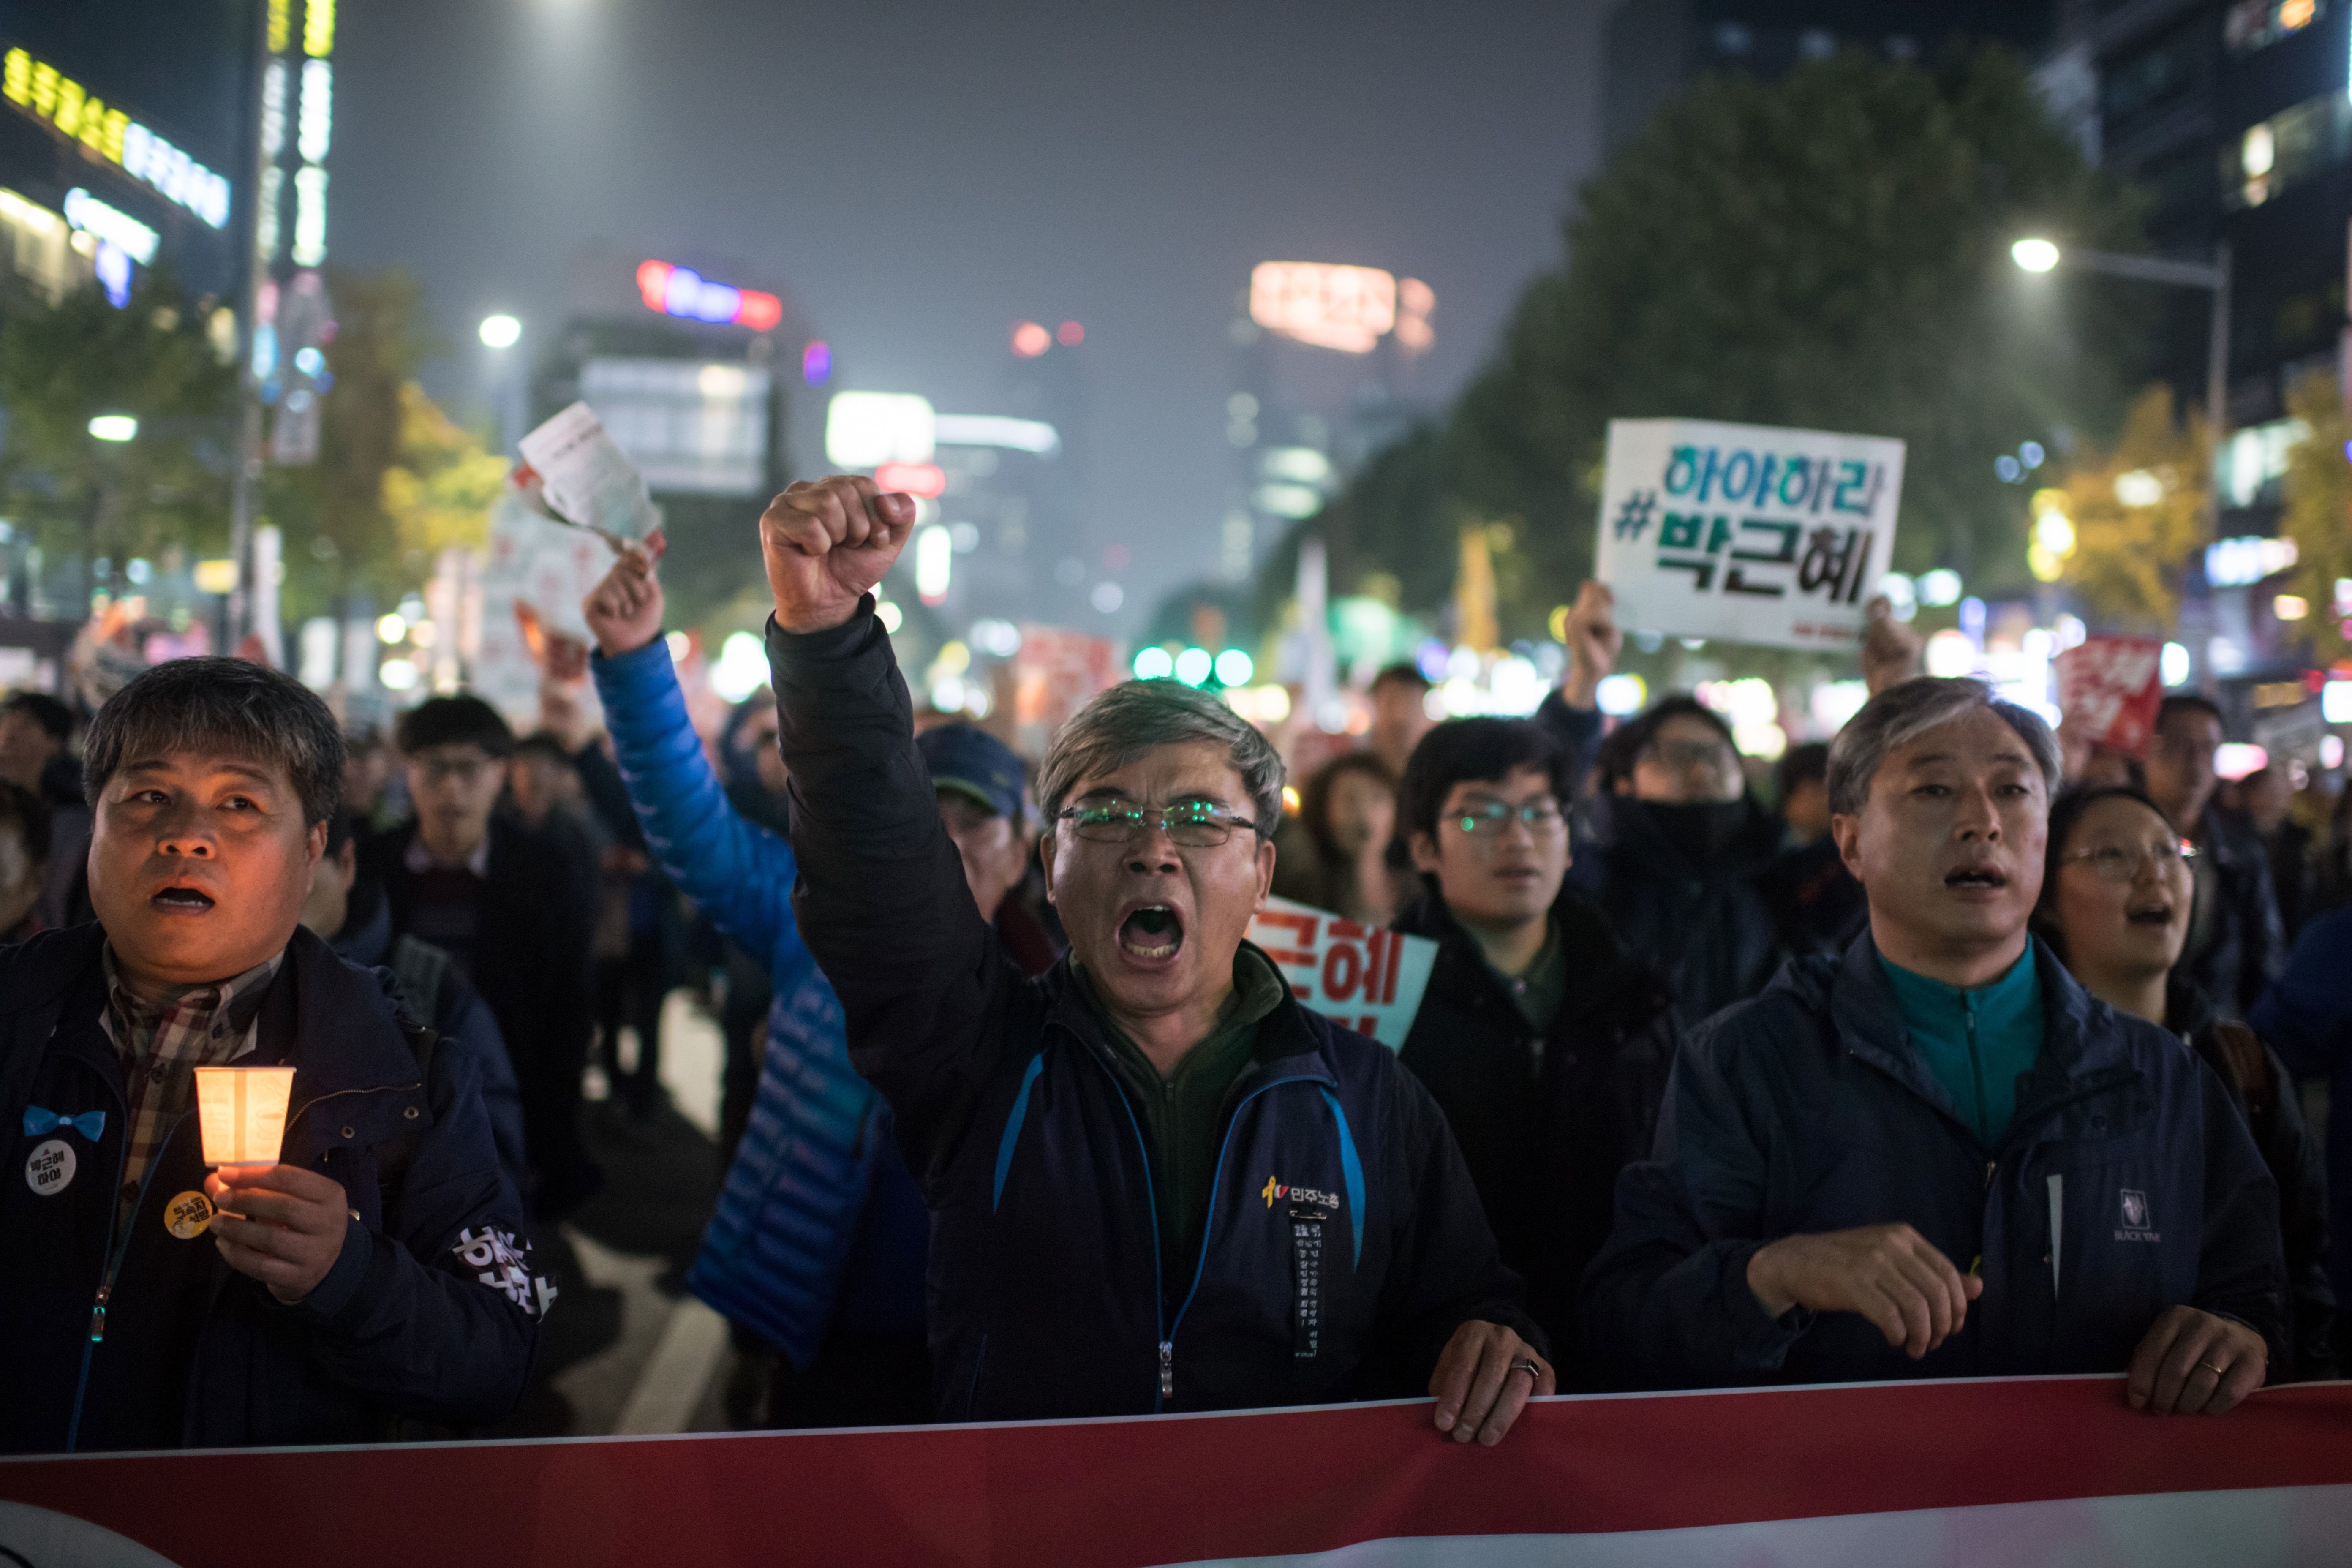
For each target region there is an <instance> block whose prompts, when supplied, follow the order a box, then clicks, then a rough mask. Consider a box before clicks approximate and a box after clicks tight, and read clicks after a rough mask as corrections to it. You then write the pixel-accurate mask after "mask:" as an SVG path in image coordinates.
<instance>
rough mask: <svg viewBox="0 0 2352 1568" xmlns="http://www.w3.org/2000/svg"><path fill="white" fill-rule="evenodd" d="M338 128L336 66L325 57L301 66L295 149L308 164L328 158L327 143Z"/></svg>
mask: <svg viewBox="0 0 2352 1568" xmlns="http://www.w3.org/2000/svg"><path fill="white" fill-rule="evenodd" d="M334 127H335V68H334V67H333V66H331V65H330V64H328V63H327V62H326V61H325V60H310V61H308V62H306V63H305V64H304V65H303V67H302V125H301V129H300V130H299V132H297V133H296V135H295V143H294V147H295V151H296V152H298V153H301V154H302V160H303V162H304V163H325V162H326V161H327V143H328V142H330V141H331V139H332V138H333V135H334Z"/></svg>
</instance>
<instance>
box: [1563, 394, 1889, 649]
mask: <svg viewBox="0 0 2352 1568" xmlns="http://www.w3.org/2000/svg"><path fill="white" fill-rule="evenodd" d="M1902 493H1903V443H1902V442H1900V441H1896V440H1892V439H1889V438H1888V437H1883V436H1841V435H1836V434H1833V433H1832V432H1829V431H1824V430H1783V429H1779V428H1776V427H1774V426H1764V425H1718V424H1716V423H1714V422H1712V421H1709V420H1704V419H1612V420H1611V421H1610V422H1609V468H1608V474H1607V477H1606V478H1605V479H1603V480H1602V483H1601V526H1600V531H1599V534H1598V539H1599V545H1598V548H1597V549H1596V550H1595V552H1594V556H1595V560H1594V563H1593V575H1594V576H1596V577H1598V578H1600V579H1601V581H1602V582H1603V583H1606V584H1609V586H1610V587H1611V588H1612V589H1613V590H1615V592H1616V595H1617V620H1618V623H1619V624H1620V625H1621V626H1625V627H1627V628H1629V629H1631V630H1634V631H1644V632H1662V633H1665V634H1668V635H1670V636H1674V637H1720V638H1723V639H1725V640H1727V641H1730V642H1746V643H1762V644H1765V645H1767V646H1769V647H1811V648H1821V647H1854V646H1856V645H1858V644H1859V643H1860V642H1861V641H1862V631H1863V622H1864V613H1863V612H1864V605H1867V604H1869V602H1870V599H1871V595H1872V592H1873V584H1875V583H1877V581H1878V579H1879V578H1880V577H1882V576H1883V575H1885V573H1886V571H1887V569H1888V566H1889V565H1890V563H1892V562H1893V560H1894V556H1895V507H1896V503H1897V501H1898V500H1900V498H1901V496H1902Z"/></svg>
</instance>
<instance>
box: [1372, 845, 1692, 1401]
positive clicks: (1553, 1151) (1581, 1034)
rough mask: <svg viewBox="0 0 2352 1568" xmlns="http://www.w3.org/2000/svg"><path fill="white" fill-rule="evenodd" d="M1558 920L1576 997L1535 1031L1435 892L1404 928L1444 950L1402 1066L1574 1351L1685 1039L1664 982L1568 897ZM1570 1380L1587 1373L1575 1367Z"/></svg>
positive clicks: (1581, 902) (1537, 1309)
mask: <svg viewBox="0 0 2352 1568" xmlns="http://www.w3.org/2000/svg"><path fill="white" fill-rule="evenodd" d="M1551 918H1552V921H1553V923H1554V926H1555V928H1556V929H1557V930H1558V931H1559V941H1560V946H1561V949H1562V952H1563V953H1564V955H1565V957H1566V959H1567V965H1568V988H1567V990H1566V992H1565V993H1564V994H1562V995H1561V997H1560V1002H1559V1008H1558V1009H1557V1010H1556V1011H1555V1012H1554V1013H1553V1015H1552V1018H1551V1022H1550V1023H1549V1026H1545V1027H1542V1028H1538V1027H1536V1026H1532V1025H1530V1024H1529V1023H1528V1021H1527V1018H1526V1016H1525V1015H1523V1014H1522V1013H1521V1012H1520V1011H1519V1009H1518V1006H1517V1004H1515V1003H1514V1002H1513V1001H1512V999H1511V997H1510V995H1509V994H1507V992H1506V991H1505V990H1504V988H1503V983H1502V981H1501V980H1500V979H1498V978H1497V977H1496V973H1495V971H1494V968H1493V967H1492V966H1491V965H1490V964H1488V963H1486V959H1485V957H1484V955H1483V954H1482V953H1481V952H1480V951H1479V948H1478V944H1477V943H1476V942H1475V941H1474V940H1472V938H1471V937H1470V935H1469V933H1468V932H1466V931H1464V930H1463V929H1462V927H1461V926H1460V925H1458V924H1456V923H1455V921H1454V917H1453V916H1452V915H1451V914H1450V913H1449V912H1447V910H1446V908H1445V900H1444V898H1443V897H1442V896H1440V895H1439V894H1438V893H1436V892H1434V891H1431V892H1427V893H1424V894H1423V896H1422V897H1421V898H1420V899H1419V900H1415V901H1414V902H1413V903H1412V905H1411V906H1410V907H1409V908H1407V909H1406V910H1405V911H1404V912H1403V913H1402V915H1400V916H1398V917H1397V921H1396V925H1395V929H1396V930H1398V931H1405V932H1407V933H1409V934H1411V935H1413V936H1423V937H1429V938H1431V939H1433V941H1435V942H1437V943H1438V949H1437V958H1436V961H1435V963H1434V964H1433V966H1432V967H1431V970H1430V974H1429V989H1428V990H1427V991H1426V992H1424V993H1423V995H1422V1001H1421V1010H1420V1012H1418V1013H1417V1014H1415V1015H1414V1016H1413V1021H1412V1032H1411V1033H1410V1034H1408V1035H1407V1036H1406V1037H1405V1042H1404V1049H1403V1052H1402V1058H1403V1061H1404V1065H1405V1066H1406V1067H1408V1068H1411V1069H1412V1072H1413V1075H1414V1076H1415V1077H1417V1078H1419V1079H1421V1081H1422V1082H1423V1084H1425V1085H1427V1086H1428V1089H1429V1092H1430V1094H1431V1096H1432V1097H1433V1099H1435V1100H1436V1101H1437V1105H1438V1109H1439V1110H1443V1111H1444V1112H1445V1120H1446V1123H1447V1125H1448V1126H1450V1127H1451V1128H1452V1129H1453V1131H1454V1142H1456V1143H1458V1144H1460V1145H1461V1146H1462V1158H1463V1162H1464V1163H1465V1164H1466V1165H1468V1166H1469V1168H1470V1179H1471V1180H1472V1181H1473V1182H1475V1184H1477V1188H1478V1197H1479V1200H1480V1202H1481V1203H1483V1204H1484V1205H1486V1222H1487V1224H1489V1225H1491V1226H1494V1229H1495V1239H1496V1242H1497V1243H1498V1244H1499V1245H1500V1246H1501V1247H1502V1252H1503V1261H1504V1262H1505V1263H1507V1264H1508V1265H1509V1266H1510V1267H1511V1268H1514V1269H1516V1270H1517V1271H1518V1273H1519V1275H1520V1276H1521V1277H1522V1278H1523V1279H1526V1280H1527V1282H1528V1305H1529V1307H1530V1308H1531V1310H1533V1311H1534V1313H1535V1315H1536V1321H1538V1322H1539V1323H1541V1324H1542V1325H1543V1327H1544V1331H1545V1332H1547V1333H1548V1334H1549V1335H1550V1336H1551V1341H1552V1343H1553V1344H1554V1345H1556V1346H1558V1347H1559V1350H1560V1352H1562V1354H1564V1355H1565V1354H1568V1353H1570V1347H1571V1346H1573V1345H1574V1344H1575V1342H1576V1341H1575V1336H1574V1334H1573V1332H1572V1326H1573V1325H1572V1319H1573V1316H1574V1312H1575V1308H1576V1288H1577V1282H1578V1281H1579V1280H1580V1279H1582V1278H1583V1276H1584V1268H1585V1265H1586V1264H1588V1263H1590V1262H1591V1261H1592V1257H1593V1255H1594V1254H1595V1253H1597V1252H1599V1251H1600V1250H1601V1243H1602V1242H1603V1241H1604V1240H1606V1239H1607V1238H1608V1236H1609V1223H1610V1216H1611V1215H1612V1212H1613V1205H1614V1201H1615V1196H1616V1191H1617V1173H1618V1172H1619V1171H1620V1170H1622V1168H1623V1167H1624V1166H1625V1165H1626V1164H1628V1163H1631V1162H1633V1161H1635V1160H1639V1159H1642V1158H1643V1157H1645V1156H1646V1155H1647V1154H1648V1153H1649V1152H1650V1143H1651V1139H1652V1137H1653V1135H1654V1131H1655V1130H1656V1127H1657V1119H1658V1102H1659V1100H1660V1097H1661V1096H1663V1095H1664V1092H1665V1087H1666V1074H1667V1071H1668V1069H1669V1068H1672V1067H1673V1065H1674V1059H1675V1047H1676V1046H1677V1045H1678V1043H1679V1041H1680V1036H1681V1031H1680V1029H1679V1027H1678V1026H1677V1024H1676V1021H1675V1007H1674V999H1673V997H1672V996H1671V995H1670V994H1668V992H1667V990H1666V984H1665V981H1664V978H1663V977H1662V976H1660V975H1659V973H1657V971H1655V970H1654V969H1653V968H1651V967H1650V965H1649V964H1647V963H1643V961H1642V960H1641V959H1640V958H1638V957H1636V956H1635V955H1634V954H1633V953H1632V952H1629V951H1627V949H1626V947H1625V945H1624V944H1623V943H1622V942H1619V941H1618V940H1617V936H1616V933H1615V932H1614V931H1611V930H1610V929H1609V923H1608V921H1606V920H1604V919H1603V918H1602V917H1601V911H1600V910H1596V909H1594V908H1593V907H1592V905H1591V903H1590V902H1589V901H1587V900H1585V899H1584V898H1582V897H1581V896H1580V895H1579V894H1578V893H1577V892H1575V890H1574V889H1566V888H1563V889H1561V891H1560V895H1559V899H1558V900H1556V901H1555V902H1554V903H1553V905H1552V911H1551ZM1560 1371H1561V1374H1562V1378H1563V1381H1564V1382H1569V1383H1573V1382H1575V1381H1576V1378H1577V1369H1576V1368H1575V1367H1574V1366H1573V1365H1567V1366H1563V1367H1562V1368H1561V1369H1560Z"/></svg>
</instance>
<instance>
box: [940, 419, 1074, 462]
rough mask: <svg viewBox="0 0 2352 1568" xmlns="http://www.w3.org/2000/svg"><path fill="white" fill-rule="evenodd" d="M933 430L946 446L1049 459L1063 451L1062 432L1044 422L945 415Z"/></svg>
mask: <svg viewBox="0 0 2352 1568" xmlns="http://www.w3.org/2000/svg"><path fill="white" fill-rule="evenodd" d="M932 431H933V438H934V439H935V440H937V441H938V442H939V444H940V446H942V447H1005V448H1007V449H1008V450H1011V451H1015V452H1034V453H1036V454H1037V455H1038V456H1040V457H1048V458H1049V457H1052V456H1053V455H1054V454H1055V453H1056V452H1058V451H1060V450H1061V449H1062V436H1061V432H1059V431H1058V430H1055V428H1054V427H1053V426H1051V425H1048V424H1046V423H1045V421H1044V420H1042V419H1014V418H1012V417H1010V416H1006V415H1002V414H942V415H940V416H938V417H937V418H936V419H935V420H934V421H933V422H932Z"/></svg>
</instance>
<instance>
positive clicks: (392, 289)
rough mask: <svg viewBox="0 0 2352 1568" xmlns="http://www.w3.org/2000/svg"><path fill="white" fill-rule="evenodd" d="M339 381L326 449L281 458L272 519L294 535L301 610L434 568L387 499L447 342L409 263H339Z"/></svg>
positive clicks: (327, 412) (383, 593)
mask: <svg viewBox="0 0 2352 1568" xmlns="http://www.w3.org/2000/svg"><path fill="white" fill-rule="evenodd" d="M327 291H328V295H329V298H330V299H331V300H333V302H334V321H335V331H334V336H333V338H332V339H331V341H330V342H328V343H327V344H326V346H325V352H326V359H327V366H328V369H329V371H330V373H331V374H332V376H333V378H334V380H333V383H332V384H331V385H330V386H329V387H328V389H327V391H326V394H325V395H324V397H323V399H322V400H321V402H320V416H319V457H318V459H317V461H315V462H311V463H307V464H302V465H299V466H286V467H280V466H277V465H272V466H271V468H269V469H268V476H269V477H268V484H267V487H266V489H265V492H264V500H263V510H264V512H265V514H266V516H267V518H268V521H271V522H274V523H276V524H277V525H278V527H279V528H281V529H282V530H284V531H285V534H286V562H287V583H286V589H285V596H286V604H287V609H288V611H289V615H294V616H300V615H306V614H319V613H322V612H324V611H326V610H327V609H329V608H330V607H331V605H333V604H334V603H336V602H337V601H339V600H343V599H347V598H351V597H356V596H366V597H370V598H373V599H377V600H384V599H388V598H394V597H397V596H398V594H399V593H400V591H401V590H403V589H404V588H406V587H409V586H413V585H414V584H415V583H417V582H421V581H422V580H423V578H424V576H425V574H426V572H428V571H429V570H430V569H431V568H430V564H429V562H428V561H427V560H426V558H425V557H424V556H422V555H420V554H418V553H416V552H415V551H414V550H413V549H412V548H411V547H409V546H408V545H407V544H405V543H404V541H403V539H402V537H401V533H400V530H399V529H398V528H397V527H396V525H395V523H394V518H393V516H392V514H391V512H390V511H389V510H387V508H386V505H385V498H386V491H385V482H384V481H385V475H386V473H387V472H388V471H389V470H390V469H391V468H393V467H394V465H395V464H398V463H400V462H401V461H402V444H403V441H404V436H405V434H406V433H407V429H408V424H409V408H410V403H411V400H412V398H413V397H414V396H421V394H415V393H414V392H413V383H414V381H415V375H416V373H417V371H418V369H419V368H420V367H421V366H422V365H423V364H424V363H425V361H426V360H427V359H429V358H431V357H432V355H433V353H435V350H436V345H435V344H434V343H433V342H432V341H431V340H430V339H429V338H427V337H426V336H425V333H424V331H423V329H422V327H421V325H420V318H421V316H422V314H423V300H424V290H423V288H422V287H421V286H420V285H419V284H418V283H417V281H416V279H415V278H414V277H412V276H410V275H409V274H407V273H405V272H401V271H396V270H395V271H388V272H353V271H347V270H341V269H333V268H331V269H330V270H329V272H328V274H327Z"/></svg>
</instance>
